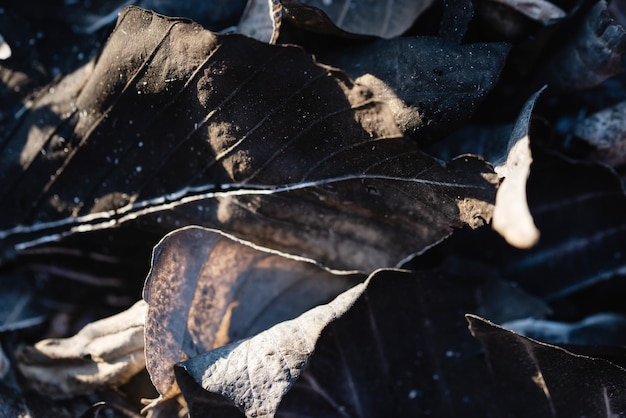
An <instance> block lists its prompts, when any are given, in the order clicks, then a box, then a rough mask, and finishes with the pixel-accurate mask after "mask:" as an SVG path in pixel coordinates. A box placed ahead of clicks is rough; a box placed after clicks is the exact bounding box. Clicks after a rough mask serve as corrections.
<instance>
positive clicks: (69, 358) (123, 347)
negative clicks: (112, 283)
mask: <svg viewBox="0 0 626 418" xmlns="http://www.w3.org/2000/svg"><path fill="white" fill-rule="evenodd" d="M146 309H147V306H146V304H145V302H143V301H140V302H137V303H136V304H135V305H133V306H132V307H131V308H130V309H128V310H126V311H124V312H121V313H119V314H117V315H114V316H111V317H108V318H104V319H101V320H99V321H95V322H92V323H90V324H88V325H86V326H85V327H84V328H83V329H81V330H80V331H79V332H78V333H77V334H76V335H74V336H73V337H70V338H54V339H47V340H42V341H40V342H38V343H37V344H35V345H34V346H24V347H21V348H20V349H18V350H17V351H16V353H15V355H16V361H17V366H18V368H19V370H20V373H22V375H23V376H24V377H25V378H26V379H27V384H28V385H29V387H31V388H34V389H36V390H37V391H38V392H39V393H43V394H46V395H48V396H51V397H58V398H64V397H72V396H75V395H78V394H87V393H91V392H93V391H94V390H98V389H101V388H107V387H117V386H119V385H122V384H123V383H125V382H127V381H128V380H129V379H130V378H131V377H132V376H134V375H135V374H137V373H138V372H139V371H141V370H142V369H143V368H144V367H145V356H144V341H143V340H144V319H145V314H146Z"/></svg>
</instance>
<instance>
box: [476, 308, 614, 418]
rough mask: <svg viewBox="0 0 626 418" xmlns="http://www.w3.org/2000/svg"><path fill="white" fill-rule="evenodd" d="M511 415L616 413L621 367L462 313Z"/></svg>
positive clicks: (591, 414)
mask: <svg viewBox="0 0 626 418" xmlns="http://www.w3.org/2000/svg"><path fill="white" fill-rule="evenodd" d="M467 319H468V321H469V324H470V330H471V331H472V334H473V335H474V336H475V337H476V338H477V339H478V340H479V341H480V342H481V344H482V345H483V346H484V347H485V350H486V353H487V361H488V363H489V366H490V370H491V372H492V374H493V377H494V380H495V384H496V385H497V387H498V389H500V390H499V392H500V394H501V397H500V398H499V399H498V401H499V402H500V403H501V404H502V405H507V407H508V408H509V411H510V413H511V416H516V417H526V416H529V415H533V416H545V417H561V416H606V417H613V416H620V415H622V414H623V413H624V411H626V395H625V394H624V381H626V370H624V369H623V368H621V367H619V366H616V365H614V364H612V363H609V362H608V361H606V360H602V359H597V358H591V357H587V356H581V355H576V354H573V353H571V352H568V351H566V350H564V349H562V348H560V347H556V346H552V345H548V344H543V343H540V342H537V341H533V340H530V339H528V338H525V337H522V336H520V335H517V334H515V333H513V332H511V331H509V330H506V329H504V328H501V327H499V326H497V325H494V324H492V323H490V322H489V321H486V320H484V319H482V318H480V317H477V316H473V315H468V316H467Z"/></svg>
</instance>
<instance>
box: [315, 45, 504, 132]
mask: <svg viewBox="0 0 626 418" xmlns="http://www.w3.org/2000/svg"><path fill="white" fill-rule="evenodd" d="M508 50H509V47H508V46H507V45H506V44H504V43H489V44H486V43H475V44H465V45H458V44H456V43H454V42H451V41H448V40H445V39H442V38H436V37H402V38H395V39H391V40H379V41H376V42H374V43H367V44H364V45H357V46H355V45H351V46H346V47H342V48H329V49H326V50H323V51H317V52H316V56H317V58H318V60H320V61H321V62H324V63H327V64H331V65H333V66H337V67H339V68H341V69H342V70H343V71H345V72H346V74H348V75H349V76H350V77H352V78H353V79H357V81H361V80H362V79H359V77H362V76H364V75H365V74H371V75H373V76H374V77H375V78H376V79H378V80H380V82H382V83H380V84H382V85H376V84H374V85H373V86H371V87H372V88H373V90H374V92H375V94H376V97H378V98H380V99H382V100H387V101H391V100H392V99H394V96H395V98H397V99H399V100H400V101H401V104H402V105H396V104H395V103H393V102H392V106H394V107H392V109H393V111H394V114H395V116H396V121H397V123H398V125H399V126H400V128H401V129H402V131H403V132H405V133H406V134H408V135H410V136H411V138H412V139H414V140H416V141H417V142H418V143H420V144H427V143H430V142H433V141H436V140H437V139H441V138H442V137H443V136H444V134H446V133H450V132H452V131H453V130H454V129H456V128H457V127H459V126H460V125H461V124H462V123H463V122H465V121H467V120H468V119H469V118H470V117H471V116H472V115H473V113H474V112H475V111H476V109H477V108H478V106H479V105H480V104H481V103H482V101H483V99H484V98H485V97H486V95H487V93H488V92H489V91H490V90H491V89H492V88H493V86H494V85H495V83H496V81H497V80H498V78H499V76H500V71H501V70H502V68H503V66H504V63H505V59H506V57H507V53H508ZM361 82H363V83H364V84H368V83H367V81H366V80H362V81H361ZM369 84H371V83H369Z"/></svg>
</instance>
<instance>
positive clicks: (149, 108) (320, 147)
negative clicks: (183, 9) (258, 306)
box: [0, 8, 497, 270]
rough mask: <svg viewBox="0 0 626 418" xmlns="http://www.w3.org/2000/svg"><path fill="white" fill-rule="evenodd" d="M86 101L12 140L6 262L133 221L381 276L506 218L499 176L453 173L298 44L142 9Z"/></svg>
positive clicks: (469, 170) (108, 51)
mask: <svg viewBox="0 0 626 418" xmlns="http://www.w3.org/2000/svg"><path fill="white" fill-rule="evenodd" d="M131 38H132V41H133V42H129V40H130V39H131ZM112 68H113V69H114V70H111V69H112ZM44 99H45V98H44ZM44 99H42V100H44ZM46 100H47V99H46ZM71 103H72V104H74V105H75V108H73V110H71V111H70V112H69V115H67V116H64V117H63V119H62V120H61V121H59V122H57V123H51V125H50V126H49V127H47V128H46V130H45V132H43V133H42V132H41V129H38V130H35V134H36V136H34V137H33V136H31V133H30V131H29V128H28V127H29V126H33V125H34V126H37V125H36V124H35V123H34V122H35V121H34V119H36V115H35V114H30V115H28V116H27V117H26V119H25V121H24V125H23V129H22V130H20V131H18V132H17V133H16V134H15V135H12V136H11V137H9V139H8V147H10V148H11V149H13V150H14V151H13V152H12V153H8V154H5V158H7V159H8V160H7V161H5V162H4V164H2V165H0V170H1V173H0V174H1V175H2V176H3V178H4V180H5V181H4V182H3V183H2V184H1V185H0V195H2V196H4V197H3V199H10V200H11V202H17V204H11V205H3V206H2V218H1V219H0V223H1V227H2V229H3V230H2V231H0V237H1V238H2V239H3V244H2V245H3V246H4V247H5V250H4V251H3V252H5V253H7V252H10V251H11V250H13V249H15V248H17V249H18V250H19V249H21V248H24V247H27V246H29V245H33V244H35V243H40V242H43V241H46V240H55V239H59V238H60V237H62V236H64V235H68V234H71V233H75V232H82V231H91V230H96V229H102V228H111V227H114V226H116V225H119V224H120V223H123V222H126V221H135V222H140V223H141V222H143V224H142V225H144V226H145V227H148V228H157V230H158V231H162V232H163V233H165V232H168V231H170V230H172V229H174V228H175V227H177V226H181V225H183V224H189V223H195V224H200V225H205V226H216V227H219V228H220V229H223V230H225V231H227V232H230V233H233V234H236V235H238V236H241V237H243V238H244V239H247V240H250V241H253V242H256V243H259V244H261V245H263V246H266V247H269V248H276V249H279V250H281V251H284V252H289V253H294V254H298V255H303V256H306V257H309V258H314V259H317V260H318V261H320V262H321V263H323V264H325V265H328V266H329V267H331V268H337V269H354V268H360V269H364V270H372V269H374V268H377V267H379V266H395V265H396V264H397V263H398V262H400V261H401V260H402V259H404V258H405V257H407V256H408V255H410V254H412V253H415V252H419V251H421V250H423V249H424V248H425V247H427V246H430V245H432V244H434V243H436V242H438V241H440V240H441V239H443V238H444V237H446V236H447V235H448V234H450V232H451V230H452V227H454V226H460V225H462V224H463V223H468V224H470V225H473V226H480V225H482V224H484V223H485V222H488V221H489V219H490V217H491V210H492V202H493V198H494V193H495V187H496V183H497V180H496V177H495V174H494V173H493V172H491V171H490V168H489V167H488V165H487V164H485V163H484V162H483V161H481V160H479V159H475V158H465V159H462V160H458V161H453V162H451V163H450V164H448V165H447V166H442V164H441V163H440V162H439V161H437V160H435V159H433V158H431V157H429V156H427V155H425V154H423V153H421V152H420V151H419V150H418V149H417V148H416V147H415V145H413V144H411V143H410V142H408V141H406V140H405V139H404V138H403V137H402V135H401V133H400V132H399V131H398V129H397V127H396V125H395V121H394V118H393V115H392V114H391V113H390V111H389V109H388V107H387V106H386V105H385V103H383V102H381V101H379V100H375V99H373V98H372V93H371V91H370V90H369V89H368V88H366V87H364V86H361V85H358V84H354V83H353V82H352V81H350V80H349V79H348V78H347V77H345V76H344V75H343V74H342V73H340V72H338V71H336V70H333V69H331V68H328V67H326V66H323V65H319V64H316V63H315V62H314V61H313V60H312V58H311V57H310V56H308V55H307V54H306V53H305V52H304V51H303V50H302V49H300V48H296V47H293V46H273V45H266V44H263V43H260V42H257V41H254V40H252V39H249V38H246V37H243V36H239V35H223V36H221V35H215V34H213V33H211V32H209V31H206V30H204V29H202V28H201V27H200V26H199V25H197V24H195V23H192V22H189V21H187V20H182V19H171V18H165V17H163V16H160V15H157V14H155V13H152V12H148V11H145V10H141V9H138V8H127V9H125V11H124V12H123V13H121V14H120V19H119V22H118V24H117V27H116V29H115V31H114V32H113V34H112V35H111V37H110V38H109V40H108V43H107V45H106V47H105V48H104V50H103V52H102V54H101V55H100V57H99V60H98V63H97V65H96V67H95V68H94V70H93V73H92V74H91V75H90V76H89V78H88V80H87V82H86V84H85V86H84V88H83V89H82V90H81V91H80V94H79V95H78V97H77V98H76V99H75V101H72V102H71ZM38 106H39V103H35V104H33V107H34V108H38ZM33 135H34V134H33ZM61 140H62V141H61ZM59 141H61V142H59ZM24 143H26V144H28V145H29V146H27V147H25V148H23V145H24ZM61 143H62V145H60V144H61ZM22 148H23V149H22ZM42 150H46V151H48V150H50V151H57V152H45V153H44V152H42ZM18 156H19V157H18ZM26 163H27V164H26ZM84 173H89V175H88V176H86V175H84ZM286 205H288V206H286ZM285 207H289V208H290V209H289V210H288V211H287V210H285ZM357 249H358V250H357Z"/></svg>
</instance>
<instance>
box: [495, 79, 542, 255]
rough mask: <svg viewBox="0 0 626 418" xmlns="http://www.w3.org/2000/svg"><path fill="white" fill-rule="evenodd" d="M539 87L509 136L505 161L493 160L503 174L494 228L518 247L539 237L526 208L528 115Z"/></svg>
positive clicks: (528, 165)
mask: <svg viewBox="0 0 626 418" xmlns="http://www.w3.org/2000/svg"><path fill="white" fill-rule="evenodd" d="M541 91H542V90H540V91H538V92H537V93H535V94H534V95H533V96H532V97H531V98H530V99H528V101H527V102H526V105H525V106H524V108H523V109H522V111H521V112H520V116H519V117H518V119H517V122H516V124H515V126H514V127H513V132H511V136H510V137H509V143H508V147H507V148H508V150H507V155H506V161H493V163H494V164H497V165H496V172H497V173H498V175H499V176H501V177H504V181H503V182H502V185H501V186H500V188H499V189H498V193H497V194H496V206H495V208H494V212H493V229H494V230H496V231H497V232H498V233H499V234H500V235H502V236H503V237H504V239H506V241H507V242H508V243H509V244H511V245H513V246H514V247H517V248H530V247H532V246H533V245H535V244H536V243H537V240H539V230H538V229H537V227H536V226H535V223H534V221H533V217H532V215H531V214H530V209H529V208H528V201H527V198H526V182H527V181H528V176H529V175H530V165H531V163H532V162H533V156H532V152H531V150H530V136H529V135H530V119H531V114H532V109H533V106H534V105H535V101H536V100H537V97H539V94H541Z"/></svg>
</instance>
